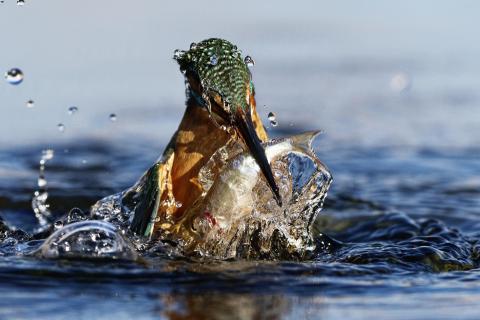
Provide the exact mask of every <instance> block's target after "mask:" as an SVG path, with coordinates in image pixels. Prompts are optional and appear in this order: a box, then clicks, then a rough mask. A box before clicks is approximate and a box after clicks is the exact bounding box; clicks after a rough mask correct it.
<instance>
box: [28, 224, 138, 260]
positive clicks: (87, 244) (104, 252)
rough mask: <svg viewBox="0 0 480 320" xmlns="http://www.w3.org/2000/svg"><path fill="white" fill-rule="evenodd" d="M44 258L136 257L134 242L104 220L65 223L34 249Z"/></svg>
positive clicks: (126, 258)
mask: <svg viewBox="0 0 480 320" xmlns="http://www.w3.org/2000/svg"><path fill="white" fill-rule="evenodd" d="M37 254H38V255H40V256H41V257H43V258H49V259H51V258H55V259H58V258H69V259H71V258H77V259H78V258H90V259H91V258H110V259H122V260H136V259H137V253H136V251H135V247H134V246H133V244H132V243H131V242H130V241H129V240H128V239H127V238H126V237H124V236H123V234H122V233H121V232H119V231H118V230H117V228H116V227H115V226H114V225H112V224H111V223H109V222H105V221H92V220H90V221H82V222H75V223H72V224H68V225H66V226H65V227H63V228H60V229H58V230H57V231H55V232H54V233H53V234H52V235H51V236H49V237H48V238H47V240H45V242H44V243H43V244H42V246H41V247H40V249H39V250H38V252H37Z"/></svg>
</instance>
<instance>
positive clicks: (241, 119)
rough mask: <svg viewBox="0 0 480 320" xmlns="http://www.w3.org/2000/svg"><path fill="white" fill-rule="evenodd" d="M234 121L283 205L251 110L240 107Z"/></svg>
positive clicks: (278, 201) (276, 198) (277, 199)
mask: <svg viewBox="0 0 480 320" xmlns="http://www.w3.org/2000/svg"><path fill="white" fill-rule="evenodd" d="M234 121H235V126H236V128H237V130H238V132H239V133H240V136H241V137H242V139H243V141H244V142H245V144H246V145H247V148H248V150H249V151H250V154H251V155H252V156H253V158H254V159H255V161H256V162H257V164H258V166H259V167H260V170H262V173H263V175H264V176H265V178H266V179H267V182H268V185H269V186H270V189H272V192H273V195H274V196H275V200H276V201H277V204H278V205H279V206H282V197H281V196H280V193H279V191H278V186H277V184H276V182H275V179H274V178H273V173H272V168H271V167H270V164H269V163H268V160H267V156H266V155H265V149H264V148H263V146H262V142H261V141H260V139H259V138H258V136H257V132H256V131H255V128H254V126H253V121H252V116H251V115H250V112H243V110H241V109H240V108H239V110H237V112H236V114H235V117H234Z"/></svg>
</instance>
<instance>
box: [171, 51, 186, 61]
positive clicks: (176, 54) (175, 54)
mask: <svg viewBox="0 0 480 320" xmlns="http://www.w3.org/2000/svg"><path fill="white" fill-rule="evenodd" d="M184 54H185V51H183V50H178V49H176V50H175V51H174V52H173V58H174V59H180V58H181V57H183V55H184Z"/></svg>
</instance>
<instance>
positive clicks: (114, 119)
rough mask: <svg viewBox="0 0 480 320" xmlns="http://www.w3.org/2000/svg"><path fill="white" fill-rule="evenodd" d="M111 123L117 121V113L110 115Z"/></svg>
mask: <svg viewBox="0 0 480 320" xmlns="http://www.w3.org/2000/svg"><path fill="white" fill-rule="evenodd" d="M110 121H112V122H115V121H117V115H116V114H115V113H112V114H110Z"/></svg>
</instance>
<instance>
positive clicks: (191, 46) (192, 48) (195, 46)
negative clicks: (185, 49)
mask: <svg viewBox="0 0 480 320" xmlns="http://www.w3.org/2000/svg"><path fill="white" fill-rule="evenodd" d="M195 49H197V44H196V43H195V42H192V43H191V44H190V50H195Z"/></svg>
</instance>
